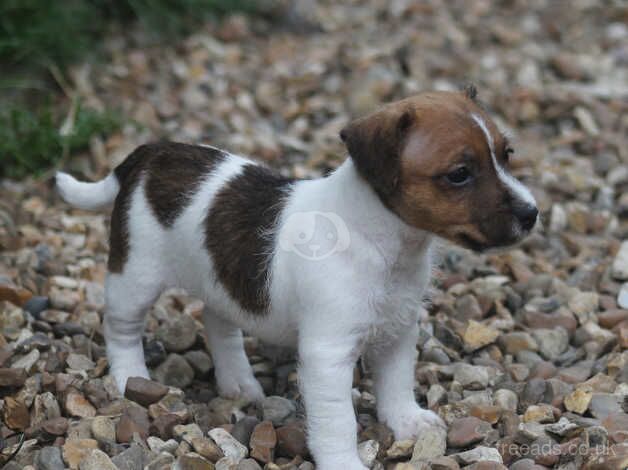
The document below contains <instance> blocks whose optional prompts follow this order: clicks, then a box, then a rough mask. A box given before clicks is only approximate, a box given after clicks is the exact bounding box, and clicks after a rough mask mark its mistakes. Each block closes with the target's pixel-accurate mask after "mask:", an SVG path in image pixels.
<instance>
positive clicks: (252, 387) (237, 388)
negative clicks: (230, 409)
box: [216, 372, 264, 403]
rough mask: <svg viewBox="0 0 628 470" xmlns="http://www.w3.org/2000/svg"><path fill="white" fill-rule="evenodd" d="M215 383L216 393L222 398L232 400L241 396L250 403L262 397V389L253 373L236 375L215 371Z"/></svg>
mask: <svg viewBox="0 0 628 470" xmlns="http://www.w3.org/2000/svg"><path fill="white" fill-rule="evenodd" d="M216 384H217V385H218V394H219V395H220V396H221V397H223V398H229V399H232V400H234V399H236V398H243V399H245V400H247V401H249V402H251V403H255V402H259V401H261V400H263V399H264V390H263V389H262V386H261V385H260V384H259V382H258V381H257V379H256V378H255V377H254V376H253V374H242V375H241V376H236V375H232V374H220V373H218V372H217V373H216Z"/></svg>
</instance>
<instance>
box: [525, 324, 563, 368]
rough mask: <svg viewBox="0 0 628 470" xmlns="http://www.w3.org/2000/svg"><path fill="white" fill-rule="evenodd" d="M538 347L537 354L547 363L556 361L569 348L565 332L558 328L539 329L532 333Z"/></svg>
mask: <svg viewBox="0 0 628 470" xmlns="http://www.w3.org/2000/svg"><path fill="white" fill-rule="evenodd" d="M532 336H533V337H534V339H535V340H536V342H537V344H538V345H539V353H540V354H541V356H543V357H544V358H545V359H547V360H549V361H554V360H556V359H557V358H558V357H559V356H560V355H561V354H562V353H563V352H565V350H566V349H567V346H569V334H568V333H567V330H565V329H564V328H563V327H561V326H559V327H556V328H553V329H546V328H539V329H536V330H533V331H532Z"/></svg>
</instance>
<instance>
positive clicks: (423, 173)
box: [341, 89, 517, 250]
mask: <svg viewBox="0 0 628 470" xmlns="http://www.w3.org/2000/svg"><path fill="white" fill-rule="evenodd" d="M473 114H475V115H477V116H479V117H481V118H482V120H483V121H484V122H485V123H486V126H487V128H488V130H489V132H490V135H491V136H492V139H493V141H494V149H495V153H496V158H497V160H498V161H499V162H500V164H504V158H505V153H506V147H507V143H506V140H505V139H504V137H503V135H502V134H501V133H500V132H499V130H498V128H497V126H496V125H495V124H494V123H493V121H492V120H491V119H490V117H489V116H488V114H487V113H486V112H485V111H484V110H483V109H482V108H481V107H480V106H479V105H478V103H477V102H476V100H475V90H469V89H467V90H465V91H463V92H432V93H423V94H420V95H417V96H414V97H411V98H407V99H405V100H401V101H399V102H396V103H392V104H390V105H387V106H385V107H384V108H382V109H381V110H379V111H377V112H375V113H373V114H372V115H370V116H367V117H365V118H361V119H358V120H356V121H353V122H352V123H350V124H349V125H348V126H347V127H346V128H345V129H344V130H343V134H344V135H343V134H341V135H342V137H343V140H344V141H345V143H346V144H347V147H348V149H349V153H350V155H351V158H352V159H353V160H354V162H355V165H356V167H357V169H358V171H359V172H360V173H361V174H362V175H363V176H365V178H366V180H367V181H369V183H370V184H371V185H372V186H373V188H374V190H375V191H376V192H377V193H378V195H379V196H380V199H382V201H383V202H384V204H385V205H386V206H387V207H389V208H390V209H391V210H393V211H394V212H395V213H397V214H398V215H399V216H400V217H401V218H402V219H403V220H404V221H405V222H406V223H408V224H409V225H412V226H415V227H417V228H420V229H422V230H426V231H429V232H432V233H435V234H437V235H439V236H441V237H444V238H447V239H449V240H451V241H454V242H456V243H458V244H461V245H463V246H466V247H468V248H472V249H475V250H483V249H485V248H488V247H492V246H499V245H505V244H510V243H512V242H513V241H515V240H514V238H516V236H517V234H516V233H515V232H514V228H513V227H514V226H515V224H516V220H515V217H514V215H513V207H512V196H511V193H510V191H509V190H508V188H507V187H506V186H505V185H504V184H503V182H502V181H501V180H500V179H499V177H498V174H497V171H496V169H495V165H494V164H493V161H492V157H491V153H490V149H489V146H488V142H487V139H486V135H485V134H484V132H483V131H482V129H481V127H480V126H479V125H478V124H477V123H476V122H475V121H474V119H473V117H472V115H473ZM400 122H401V125H400ZM373 161H375V162H376V163H373ZM365 162H367V164H366V165H365ZM365 166H366V168H367V169H370V170H371V171H364V167H365ZM463 166H464V167H465V169H468V170H469V171H470V172H471V173H472V177H473V180H472V182H471V183H469V184H467V185H465V186H459V187H457V186H454V185H452V184H450V182H449V181H448V179H447V175H448V174H449V173H451V172H452V171H454V170H456V169H459V168H460V167H463ZM382 182H383V183H382ZM382 186H383V187H384V188H386V191H382V190H381V187H382Z"/></svg>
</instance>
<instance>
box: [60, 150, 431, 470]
mask: <svg viewBox="0 0 628 470" xmlns="http://www.w3.org/2000/svg"><path fill="white" fill-rule="evenodd" d="M245 162H247V160H245V159H243V158H240V157H236V156H229V157H228V158H227V159H226V160H225V161H224V162H223V163H221V164H220V165H219V166H218V167H217V169H216V170H215V172H214V173H212V174H211V175H210V176H209V177H207V178H206V180H205V181H204V182H202V184H201V186H200V189H199V190H198V191H197V193H196V194H195V195H194V196H193V199H192V201H191V203H190V204H189V205H188V207H187V208H186V209H185V210H184V212H183V213H182V214H181V215H180V216H179V217H178V218H177V220H176V222H175V223H174V225H173V226H172V227H171V228H168V229H166V228H164V227H163V226H162V225H160V224H159V222H158V221H157V219H156V218H155V217H154V215H153V214H152V211H151V209H150V207H149V206H148V203H147V201H146V199H145V196H144V191H143V187H142V184H143V183H140V185H138V187H137V188H136V190H135V191H134V193H133V195H132V202H131V205H130V213H129V218H128V220H129V239H130V249H129V256H128V260H127V262H126V264H125V266H124V269H123V272H122V273H119V274H109V275H108V277H107V286H106V290H107V292H106V298H107V312H106V315H105V337H106V341H107V353H108V356H109V361H110V365H111V373H112V374H113V375H114V377H115V379H116V381H117V383H118V386H119V388H120V389H121V390H123V389H124V386H125V383H126V380H127V379H128V377H131V376H135V375H139V376H143V377H147V376H148V371H147V370H146V366H145V364H144V356H143V351H142V345H141V335H142V330H143V322H144V315H145V311H146V309H147V308H148V307H149V306H150V305H151V304H152V302H154V300H155V299H156V297H157V296H158V295H159V293H160V292H162V290H163V289H164V288H166V287H171V286H181V287H184V288H186V289H187V290H188V291H189V292H190V293H191V294H193V295H195V296H198V297H199V298H201V299H203V300H204V301H205V304H206V305H207V308H206V310H205V315H204V321H205V326H206V330H207V335H208V339H209V344H210V349H211V353H212V357H213V360H214V363H215V370H216V379H217V383H218V387H219V390H220V393H221V394H222V395H226V396H236V395H243V396H244V397H246V398H249V399H252V400H256V399H259V398H261V397H262V396H263V392H262V389H261V387H260V385H259V383H258V382H257V380H256V379H255V377H254V375H253V372H252V370H251V367H250V365H249V363H248V361H247V358H246V355H245V353H244V348H243V344H242V333H241V330H245V331H248V332H251V333H252V334H255V335H256V336H258V337H259V338H261V339H262V340H264V341H267V342H270V343H275V344H281V345H293V346H296V347H298V350H299V357H300V365H299V380H300V385H301V387H302V391H303V396H304V400H305V406H306V411H307V423H308V444H309V448H310V450H311V452H312V454H313V456H314V458H315V460H316V462H317V465H318V468H319V469H321V470H337V469H339V468H341V469H343V470H364V469H365V467H364V465H363V464H362V463H361V461H360V459H359V457H358V453H357V444H356V437H357V436H356V421H355V415H354V410H353V406H352V400H351V384H352V378H353V368H354V366H355V361H356V359H357V358H358V357H359V356H360V355H361V354H362V353H365V354H366V358H367V362H368V363H369V364H370V365H371V367H372V368H373V372H374V376H375V392H376V394H377V397H378V402H377V410H378V416H379V419H380V420H381V421H383V422H386V423H387V424H388V425H389V426H390V427H391V428H392V430H393V431H394V433H395V436H396V438H398V439H406V438H410V437H412V436H416V435H417V434H418V433H420V432H422V431H424V430H427V429H428V428H429V427H430V426H442V421H441V420H440V418H438V416H437V415H435V414H434V413H432V412H431V411H427V410H423V409H421V408H420V407H419V406H418V405H417V404H416V402H415V399H414V391H413V390H414V364H415V358H416V341H417V335H418V328H417V319H418V315H419V310H420V307H421V303H422V300H423V295H424V293H425V290H426V287H427V284H428V282H429V278H430V270H431V245H432V236H431V235H429V234H428V233H425V232H421V231H419V230H417V229H414V228H411V227H409V226H407V225H406V224H405V223H403V222H402V221H401V220H400V219H399V218H398V217H397V216H396V215H394V214H393V213H392V212H391V211H389V210H388V209H386V208H385V207H384V206H383V205H382V203H381V201H380V200H379V198H378V197H377V195H376V194H375V193H374V191H373V190H372V188H371V187H370V186H369V185H368V184H367V183H366V182H365V181H364V180H363V179H362V178H361V177H360V176H359V175H358V174H357V172H356V169H355V167H354V166H353V163H352V161H351V160H350V159H348V160H347V161H346V162H345V163H344V164H343V165H342V166H341V167H340V168H339V169H338V170H336V171H335V172H334V173H333V174H332V175H330V176H329V177H327V178H324V179H317V180H309V181H300V182H297V183H295V185H294V187H293V190H292V192H291V193H290V195H289V196H287V201H286V205H285V207H284V209H283V211H282V213H281V216H280V221H279V224H278V227H277V228H276V231H275V235H276V236H275V237H274V239H275V241H276V244H275V250H274V252H273V253H269V255H271V254H272V255H273V256H272V258H271V257H270V256H269V259H271V260H272V261H271V264H270V266H269V268H270V273H271V276H270V284H269V291H270V305H271V307H270V311H269V312H268V313H266V314H264V315H260V314H252V313H250V312H246V311H244V310H242V308H241V307H240V306H239V305H238V303H237V302H236V300H234V299H232V298H231V296H230V295H229V293H228V292H227V291H226V290H225V289H224V288H223V287H222V286H221V284H220V283H219V282H218V280H217V277H216V272H215V269H214V266H213V262H212V259H211V257H210V255H209V254H208V252H207V251H206V249H205V246H204V236H205V228H204V224H205V218H206V215H207V213H208V208H209V207H210V205H211V204H212V199H213V198H214V196H215V194H216V193H217V191H218V190H219V189H220V188H221V187H222V186H223V185H225V184H226V183H227V182H228V181H229V180H230V179H231V178H233V177H235V176H236V175H238V174H239V173H240V172H241V170H242V165H243V164H244V163H245ZM97 184H99V183H97ZM78 188H79V189H81V191H82V188H81V187H78ZM66 189H67V186H66ZM70 189H71V188H70ZM81 191H79V192H81ZM64 197H67V199H68V200H70V201H72V200H77V199H80V200H82V201H85V197H83V198H82V199H81V198H80V197H77V196H74V195H71V194H70V195H68V194H67V190H66V194H65V196H64ZM308 217H315V218H316V217H319V218H320V217H322V219H320V220H319V219H317V220H319V221H320V222H322V223H323V225H324V226H325V227H326V228H325V232H324V233H322V234H320V233H316V231H317V229H316V227H314V228H313V229H312V226H311V220H309V221H308V220H307V219H308ZM295 221H297V222H295ZM299 221H300V222H299ZM334 224H336V225H334ZM303 227H306V230H305V232H307V233H306V234H305V236H304V237H305V240H304V242H305V243H304V244H305V245H307V243H308V240H313V239H314V237H315V236H317V235H322V236H321V237H319V239H316V240H315V241H316V243H315V245H316V246H315V247H313V248H312V250H311V251H308V253H314V254H315V255H314V256H308V255H307V254H304V253H303V252H302V251H301V250H303V249H305V248H304V247H303V246H297V245H295V243H299V242H300V241H301V240H302V238H303V237H300V235H299V233H298V231H299V230H301V229H303ZM336 229H337V230H336ZM330 234H331V235H333V236H332V237H330V236H329V235H330ZM334 236H335V238H334Z"/></svg>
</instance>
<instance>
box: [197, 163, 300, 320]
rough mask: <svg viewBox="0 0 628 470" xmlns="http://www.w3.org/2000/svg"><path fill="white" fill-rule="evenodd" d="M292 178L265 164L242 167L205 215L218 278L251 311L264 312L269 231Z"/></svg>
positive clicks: (207, 241) (208, 245)
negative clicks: (263, 165) (266, 166)
mask: <svg viewBox="0 0 628 470" xmlns="http://www.w3.org/2000/svg"><path fill="white" fill-rule="evenodd" d="M292 182H293V180H292V179H289V178H285V177H283V176H281V175H279V174H277V173H275V172H273V171H272V170H270V169H268V168H265V167H262V166H259V165H254V164H249V165H246V166H245V167H244V168H243V170H242V173H241V174H239V175H238V176H236V177H235V178H233V179H232V180H231V181H229V182H228V183H227V184H226V186H225V187H224V188H222V189H221V190H220V191H219V192H218V194H217V195H216V197H215V198H214V201H213V203H212V206H211V208H210V210H209V212H208V214H207V218H206V219H205V246H206V248H207V251H208V252H209V254H210V256H211V257H212V259H213V261H214V265H215V269H216V272H217V275H218V279H219V281H220V282H221V283H222V285H223V286H224V287H225V288H226V289H227V292H229V294H230V295H231V297H232V298H233V299H234V300H236V301H237V302H238V303H239V304H240V305H241V307H242V308H243V309H245V310H248V311H250V312H253V313H258V314H263V313H265V312H266V311H267V310H268V306H269V302H270V295H269V292H268V284H269V265H270V261H271V255H272V250H273V248H274V246H275V241H274V240H273V239H272V238H271V235H272V234H273V230H274V228H275V227H276V225H277V222H278V220H279V216H280V214H281V210H282V209H283V207H284V202H285V200H286V197H287V195H288V193H289V190H290V186H291V184H292Z"/></svg>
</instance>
